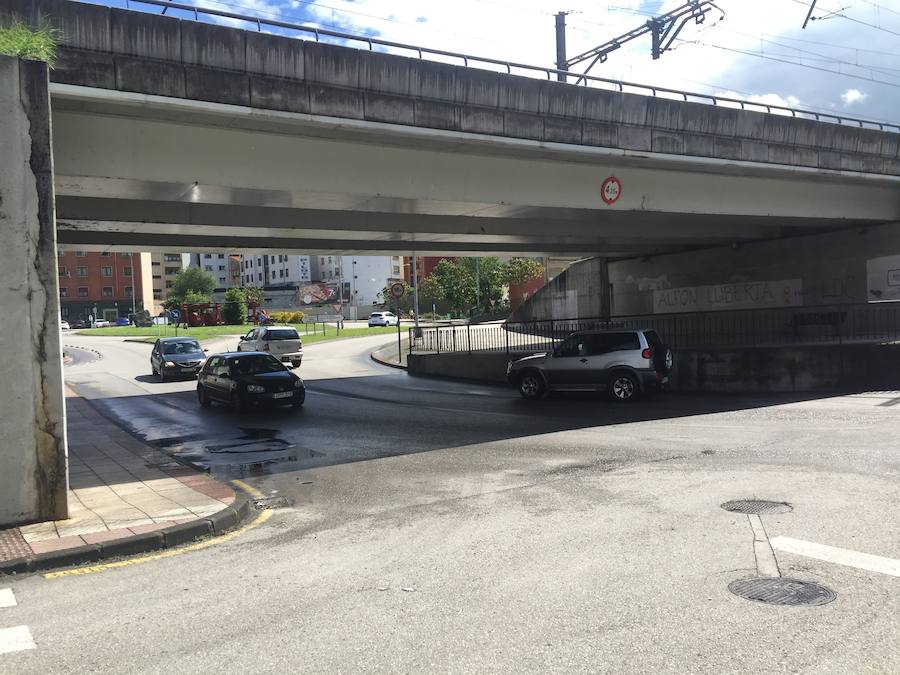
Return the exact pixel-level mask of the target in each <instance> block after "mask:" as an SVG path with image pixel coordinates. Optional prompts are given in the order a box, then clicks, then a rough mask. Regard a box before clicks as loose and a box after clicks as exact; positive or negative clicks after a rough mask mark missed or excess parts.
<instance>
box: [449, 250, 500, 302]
mask: <svg viewBox="0 0 900 675" xmlns="http://www.w3.org/2000/svg"><path fill="white" fill-rule="evenodd" d="M459 262H460V264H461V265H462V266H463V267H465V268H466V269H467V270H468V271H469V273H470V274H471V275H472V278H473V279H477V280H478V284H477V286H478V294H477V297H476V298H475V300H476V301H477V302H480V303H481V304H480V307H476V311H479V310H481V309H482V308H486V307H492V306H494V305H496V304H497V303H498V302H500V300H501V299H502V298H503V286H504V284H505V283H506V267H505V265H504V264H503V263H501V262H500V260H499V259H498V258H462V259H460V261H459ZM492 301H493V302H492Z"/></svg>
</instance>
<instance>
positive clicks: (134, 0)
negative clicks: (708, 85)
mask: <svg viewBox="0 0 900 675" xmlns="http://www.w3.org/2000/svg"><path fill="white" fill-rule="evenodd" d="M135 5H149V6H154V7H162V8H163V10H162V13H163V14H165V13H166V12H168V11H170V10H179V11H184V12H188V13H190V14H191V15H193V17H194V20H195V21H200V16H201V15H202V16H209V17H221V18H224V19H230V20H236V21H245V22H247V23H248V24H250V25H251V26H255V27H256V29H257V31H260V32H262V30H263V27H264V26H265V27H267V28H280V29H283V30H291V31H296V32H298V33H301V36H299V37H302V36H307V35H308V36H311V38H312V39H315V41H316V42H320V41H321V39H322V38H323V37H328V38H335V39H338V40H344V41H347V42H360V43H363V44H365V45H366V46H367V47H368V49H369V50H370V51H374V49H375V47H376V46H378V47H383V48H386V49H399V50H403V51H407V52H411V53H412V54H415V55H417V56H418V58H420V59H425V58H426V57H441V58H442V59H448V58H449V59H454V60H458V61H459V62H460V65H463V66H465V67H467V68H470V67H481V68H482V69H484V66H493V67H499V68H502V69H504V70H505V71H506V73H508V74H513V71H514V70H515V71H520V72H517V73H516V74H523V75H533V74H541V75H542V76H544V77H546V79H548V80H552V79H554V78H556V76H558V75H566V76H569V77H577V78H578V83H583V85H580V86H585V87H588V86H591V87H602V88H605V89H609V90H613V91H619V92H623V93H625V92H626V91H628V92H629V93H638V94H644V95H650V96H654V97H657V98H675V99H676V100H678V99H681V100H684V101H693V102H695V103H706V104H710V105H715V106H719V107H725V108H739V109H741V110H755V111H759V112H762V111H765V112H767V113H771V114H782V115H789V116H791V117H798V118H801V119H813V120H816V121H818V122H830V123H837V124H846V125H852V126H857V127H859V128H864V129H865V128H868V129H879V130H880V131H892V132H897V133H900V123H893V122H879V121H876V120H867V119H862V118H858V117H848V116H844V115H836V114H834V113H826V112H818V111H815V110H804V109H802V108H791V107H788V106H782V105H772V104H769V103H757V102H754V101H743V100H741V99H737V98H729V97H727V96H715V95H713V94H700V93H697V92H690V91H683V90H680V89H672V88H669V87H657V86H653V85H648V84H640V83H638V82H628V81H626V80H613V79H609V78H605V77H598V76H596V75H584V74H581V73H575V72H571V71H564V70H557V69H556V68H547V67H545V66H535V65H530V64H527V63H517V62H515V61H504V60H502V59H493V58H490V57H486V56H473V55H471V54H462V53H459V52H452V51H447V50H444V49H432V48H430V47H420V46H418V45H410V44H404V43H402V42H394V41H392V40H382V39H381V38H377V37H372V36H368V35H354V34H352V33H344V32H341V31H335V30H330V29H325V28H318V27H315V26H305V25H303V24H298V23H292V22H289V21H280V20H277V19H266V18H263V17H259V16H251V15H247V14H239V13H236V12H227V11H224V10H219V9H214V8H212V7H201V6H196V5H189V4H184V3H178V2H168V0H125V6H126V7H127V8H128V9H135V7H134V6H135ZM137 9H140V8H137ZM142 11H145V10H142ZM306 39H310V38H306ZM578 83H576V85H575V86H579V85H578Z"/></svg>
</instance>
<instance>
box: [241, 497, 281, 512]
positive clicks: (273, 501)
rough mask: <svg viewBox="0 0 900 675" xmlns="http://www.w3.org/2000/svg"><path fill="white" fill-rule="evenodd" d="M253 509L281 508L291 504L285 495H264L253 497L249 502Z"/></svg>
mask: <svg viewBox="0 0 900 675" xmlns="http://www.w3.org/2000/svg"><path fill="white" fill-rule="evenodd" d="M250 504H251V505H252V506H253V508H254V509H259V510H260V511H262V510H263V509H283V508H287V507H288V506H290V505H291V502H290V500H289V499H288V498H287V497H265V498H263V499H254V500H252V501H251V502H250Z"/></svg>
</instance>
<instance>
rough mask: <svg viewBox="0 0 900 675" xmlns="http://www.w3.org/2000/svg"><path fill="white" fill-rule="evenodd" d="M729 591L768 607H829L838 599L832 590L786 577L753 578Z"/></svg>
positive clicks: (739, 580) (736, 582)
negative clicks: (829, 604)
mask: <svg viewBox="0 0 900 675" xmlns="http://www.w3.org/2000/svg"><path fill="white" fill-rule="evenodd" d="M728 590H729V591H731V592H732V593H734V594H735V595H738V596H740V597H742V598H746V599H747V600H755V601H756V602H764V603H766V604H767V605H797V606H800V605H804V606H815V605H827V604H828V603H829V602H831V601H832V600H834V599H835V598H836V597H837V594H836V593H835V592H834V591H832V590H831V589H830V588H825V586H820V585H819V584H814V583H812V582H811V581H800V580H798V579H785V578H784V577H753V578H750V579H738V580H737V581H732V582H731V583H730V584H728Z"/></svg>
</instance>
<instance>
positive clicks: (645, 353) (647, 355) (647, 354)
mask: <svg viewBox="0 0 900 675" xmlns="http://www.w3.org/2000/svg"><path fill="white" fill-rule="evenodd" d="M641 356H643V357H644V358H645V359H647V360H648V361H649V360H650V359H652V358H653V350H652V349H650V348H649V347H648V348H647V349H645V350H644V351H642V352H641Z"/></svg>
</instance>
